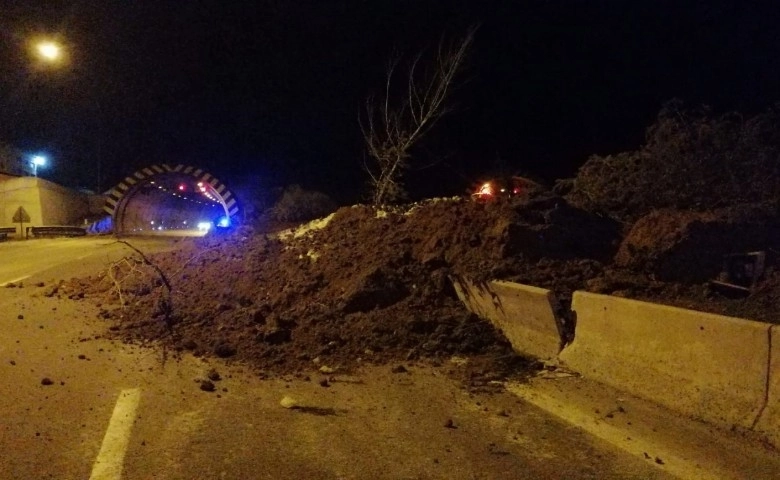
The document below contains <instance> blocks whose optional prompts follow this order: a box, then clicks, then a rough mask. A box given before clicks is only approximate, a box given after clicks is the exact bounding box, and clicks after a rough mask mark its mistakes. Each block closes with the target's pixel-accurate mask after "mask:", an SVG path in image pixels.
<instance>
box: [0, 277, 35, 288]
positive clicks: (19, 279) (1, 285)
mask: <svg viewBox="0 0 780 480" xmlns="http://www.w3.org/2000/svg"><path fill="white" fill-rule="evenodd" d="M25 278H30V275H25V276H23V277H19V278H14V279H13V280H8V281H7V282H4V283H0V287H5V286H6V285H8V284H9V283H16V282H21V281H22V280H24V279H25Z"/></svg>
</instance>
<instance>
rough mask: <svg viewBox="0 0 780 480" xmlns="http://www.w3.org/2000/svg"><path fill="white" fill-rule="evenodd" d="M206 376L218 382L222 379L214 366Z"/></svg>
mask: <svg viewBox="0 0 780 480" xmlns="http://www.w3.org/2000/svg"><path fill="white" fill-rule="evenodd" d="M206 376H207V377H209V380H212V381H214V382H218V381H220V380H222V377H221V376H220V374H219V372H218V371H216V370H215V369H213V368H212V369H211V370H209V371H208V373H207V374H206Z"/></svg>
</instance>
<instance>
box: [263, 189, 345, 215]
mask: <svg viewBox="0 0 780 480" xmlns="http://www.w3.org/2000/svg"><path fill="white" fill-rule="evenodd" d="M336 207H337V205H336V202H334V201H333V199H331V198H330V197H329V196H327V195H325V194H324V193H321V192H317V191H309V190H304V189H303V188H301V187H300V186H299V185H291V186H289V187H287V188H286V189H285V190H284V192H283V193H282V196H281V197H280V198H279V200H278V201H277V202H276V205H274V206H273V208H271V211H270V217H271V218H272V219H273V220H276V221H278V222H306V221H308V220H313V219H315V218H320V217H324V216H326V215H328V214H330V213H331V212H333V211H334V210H336Z"/></svg>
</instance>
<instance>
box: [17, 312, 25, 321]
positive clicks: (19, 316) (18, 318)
mask: <svg viewBox="0 0 780 480" xmlns="http://www.w3.org/2000/svg"><path fill="white" fill-rule="evenodd" d="M16 319H17V320H24V315H22V314H21V313H20V314H19V315H17V316H16Z"/></svg>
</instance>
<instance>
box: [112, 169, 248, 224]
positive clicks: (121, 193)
mask: <svg viewBox="0 0 780 480" xmlns="http://www.w3.org/2000/svg"><path fill="white" fill-rule="evenodd" d="M171 174H175V175H185V176H188V177H192V178H193V179H194V180H196V181H197V182H203V183H206V184H208V185H210V186H211V189H212V191H213V192H214V194H215V196H216V197H217V199H218V200H219V203H220V204H221V205H222V207H223V208H224V210H225V215H226V216H227V217H228V218H229V219H230V222H231V224H233V223H238V221H239V217H238V215H239V213H240V208H239V204H238V202H237V201H236V198H235V196H234V195H233V192H231V191H230V190H229V189H228V188H227V187H226V186H225V184H223V183H222V182H220V181H219V180H218V179H217V178H216V177H214V176H213V175H212V174H210V173H209V172H207V171H206V170H204V169H202V168H198V167H194V166H191V165H184V164H178V165H176V166H174V167H172V166H170V165H168V164H165V163H160V164H154V165H150V166H148V167H144V168H141V169H139V170H137V171H135V172H134V173H133V174H132V175H129V176H127V177H125V179H124V180H122V181H121V182H119V183H118V184H117V185H116V186H115V187H113V188H112V189H110V190H109V191H108V194H107V197H106V204H105V206H104V207H103V210H104V211H105V212H106V213H107V214H109V215H110V216H111V221H112V222H113V224H114V227H115V228H119V226H121V225H122V219H121V218H119V217H121V215H122V211H123V210H122V208H121V206H122V205H124V204H126V201H127V199H129V198H130V197H131V196H132V195H133V193H134V192H135V191H136V190H138V188H139V187H140V186H141V185H144V184H146V183H148V182H151V181H153V179H154V177H158V176H164V175H171Z"/></svg>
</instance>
